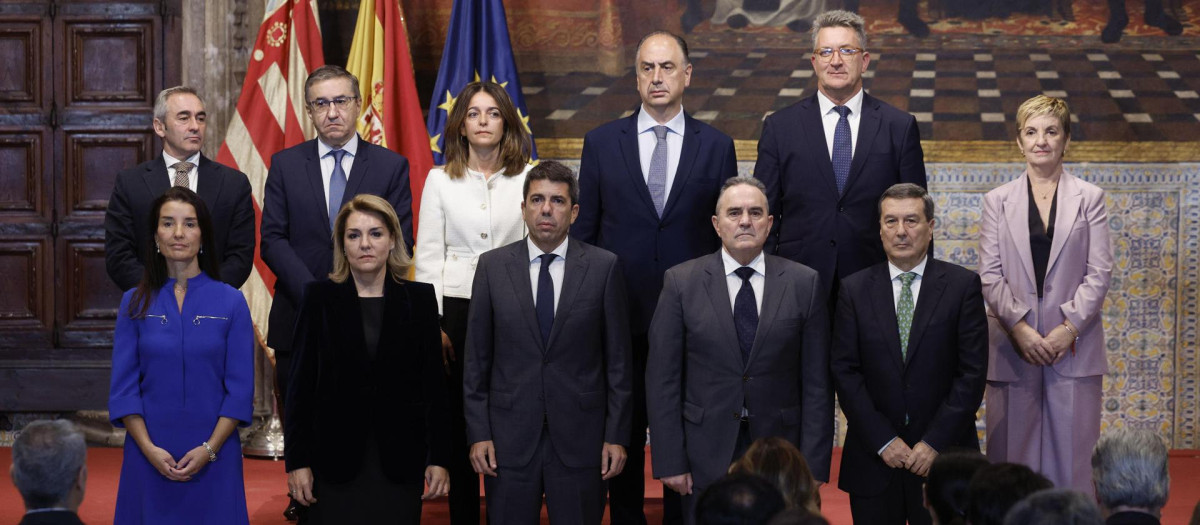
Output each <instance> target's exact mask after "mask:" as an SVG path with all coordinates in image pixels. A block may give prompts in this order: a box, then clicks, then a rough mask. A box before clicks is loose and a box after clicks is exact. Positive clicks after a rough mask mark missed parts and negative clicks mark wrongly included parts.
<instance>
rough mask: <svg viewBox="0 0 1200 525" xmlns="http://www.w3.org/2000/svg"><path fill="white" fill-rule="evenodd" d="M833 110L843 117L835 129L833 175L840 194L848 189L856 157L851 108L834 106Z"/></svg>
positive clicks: (839, 119)
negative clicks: (852, 138)
mask: <svg viewBox="0 0 1200 525" xmlns="http://www.w3.org/2000/svg"><path fill="white" fill-rule="evenodd" d="M833 110H834V111H836V112H837V114H838V115H841V117H839V118H838V121H837V127H835V128H834V129H833V177H834V179H835V180H837V189H838V194H839V195H840V194H841V193H842V192H843V191H845V190H846V179H847V178H849V176H850V161H851V160H852V159H853V158H854V148H853V147H852V146H851V145H850V120H849V119H847V118H846V115H849V114H850V108H848V107H846V106H834V107H833Z"/></svg>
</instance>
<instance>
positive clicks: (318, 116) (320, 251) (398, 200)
mask: <svg viewBox="0 0 1200 525" xmlns="http://www.w3.org/2000/svg"><path fill="white" fill-rule="evenodd" d="M360 93H361V92H360V91H359V87H358V79H357V78H355V76H354V75H352V74H350V72H348V71H346V70H345V69H344V68H342V67H339V66H322V67H319V68H317V69H316V70H314V71H313V72H312V74H310V75H309V76H308V80H306V81H305V82H304V94H305V101H304V102H305V108H306V109H307V113H308V118H309V119H310V120H312V123H313V125H314V126H315V127H316V129H317V138H316V139H313V140H310V141H307V142H304V143H301V144H297V145H295V146H292V147H290V148H288V149H285V150H283V151H280V152H279V153H276V154H275V155H273V156H271V169H270V171H268V172H267V182H266V188H265V189H264V190H263V211H262V215H263V216H262V258H263V261H264V262H266V263H267V267H269V268H270V269H271V271H272V272H274V274H275V298H274V301H272V302H271V314H270V317H269V319H268V323H269V327H270V330H269V331H268V332H267V346H270V347H271V348H272V349H274V351H275V370H276V379H277V382H278V387H279V392H287V380H288V375H289V372H290V371H291V359H292V335H293V332H294V330H293V329H294V327H295V324H296V315H297V313H298V312H299V308H300V305H301V304H302V302H301V300H302V298H303V297H302V296H303V294H304V287H305V285H307V284H308V283H309V282H312V281H315V280H319V279H325V278H326V277H327V276H328V275H329V272H330V271H331V270H332V269H333V233H332V232H333V229H332V222H333V221H332V217H336V216H337V212H338V210H340V209H341V207H342V205H343V204H345V203H346V202H348V201H350V200H351V199H353V198H354V196H355V195H358V194H360V193H369V194H373V195H378V196H380V197H383V198H384V199H387V201H388V202H389V203H391V204H392V207H394V208H395V209H396V215H398V216H399V217H400V229H401V230H403V234H404V244H405V246H406V247H407V248H408V249H410V250H411V249H412V243H413V236H412V191H411V190H410V189H409V186H408V160H407V159H405V158H404V157H403V156H401V155H400V154H398V153H395V152H393V151H391V150H388V149H386V148H382V147H379V146H376V145H374V144H371V143H368V142H366V141H364V140H362V139H360V138H359V136H358V133H356V132H355V122H357V119H358V115H359V107H360V103H361V98H360V95H359V94H360Z"/></svg>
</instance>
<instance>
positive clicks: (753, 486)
mask: <svg viewBox="0 0 1200 525" xmlns="http://www.w3.org/2000/svg"><path fill="white" fill-rule="evenodd" d="M783 506H784V504H783V495H782V494H780V493H779V491H778V490H777V489H776V488H775V486H774V485H772V484H771V482H769V481H767V480H765V479H763V478H762V477H760V476H756V475H754V474H746V473H741V474H729V475H727V476H725V477H723V478H721V479H719V480H717V481H716V483H713V484H712V485H710V486H709V487H708V488H706V489H704V492H701V493H700V497H699V499H698V500H697V502H696V525H744V524H765V523H766V522H767V520H769V519H771V517H772V516H774V515H776V514H778V513H779V511H781V510H783Z"/></svg>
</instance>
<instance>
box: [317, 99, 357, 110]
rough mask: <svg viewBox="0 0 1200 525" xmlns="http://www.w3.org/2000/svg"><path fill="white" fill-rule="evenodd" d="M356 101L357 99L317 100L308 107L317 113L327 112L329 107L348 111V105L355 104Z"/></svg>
mask: <svg viewBox="0 0 1200 525" xmlns="http://www.w3.org/2000/svg"><path fill="white" fill-rule="evenodd" d="M357 100H358V97H337V98H335V99H333V100H326V99H323V98H318V99H316V100H314V101H312V102H309V103H308V105H309V106H311V107H312V110H313V111H315V112H317V113H325V112H326V111H329V108H330V107H331V106H332V107H336V108H338V109H339V110H343V111H344V110H347V109H350V104H351V103H353V102H356V101H357Z"/></svg>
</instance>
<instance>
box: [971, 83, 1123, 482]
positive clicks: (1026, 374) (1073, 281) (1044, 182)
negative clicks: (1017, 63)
mask: <svg viewBox="0 0 1200 525" xmlns="http://www.w3.org/2000/svg"><path fill="white" fill-rule="evenodd" d="M1070 117H1071V115H1070V110H1069V109H1068V108H1067V103H1066V102H1065V101H1063V100H1061V99H1057V98H1051V97H1046V96H1042V95H1038V96H1036V97H1033V98H1031V99H1029V100H1027V101H1025V102H1024V103H1023V104H1021V106H1020V108H1018V109H1017V146H1018V147H1019V148H1020V149H1021V153H1022V154H1023V155H1024V156H1025V161H1026V168H1025V172H1024V173H1022V174H1021V176H1020V177H1017V179H1016V180H1014V181H1012V182H1009V183H1007V184H1005V185H1003V186H1000V187H999V188H996V189H994V190H992V191H990V192H988V194H987V196H986V197H984V204H983V222H982V224H981V226H980V230H981V232H980V234H981V239H980V264H979V274H980V277H981V278H982V279H983V293H984V298H985V299H986V301H987V307H988V321H989V327H990V354H989V358H988V376H987V378H988V386H987V453H988V456H989V457H990V458H991V459H992V461H1010V462H1016V463H1023V464H1025V465H1029V466H1030V467H1031V468H1033V469H1034V470H1037V471H1039V472H1041V473H1042V474H1044V475H1045V476H1046V477H1048V478H1050V480H1051V481H1053V482H1054V484H1055V486H1057V487H1063V488H1071V489H1075V490H1078V491H1081V492H1084V493H1086V494H1091V493H1092V484H1091V466H1090V464H1089V460H1090V457H1091V453H1092V447H1093V446H1095V444H1096V440H1097V439H1099V437H1100V397H1101V382H1102V379H1103V377H1104V373H1105V372H1107V371H1108V361H1107V360H1106V359H1105V355H1104V327H1103V323H1102V322H1101V319H1100V311H1101V308H1102V307H1103V305H1104V296H1105V294H1107V293H1108V285H1109V280H1110V279H1111V276H1112V249H1111V248H1110V247H1109V238H1108V237H1109V233H1108V212H1107V211H1106V210H1105V205H1104V191H1103V190H1101V189H1100V188H1098V187H1096V186H1095V185H1093V184H1090V183H1088V182H1084V181H1083V180H1081V179H1078V178H1076V177H1074V176H1072V175H1071V174H1070V173H1067V172H1066V171H1064V170H1063V155H1064V154H1065V153H1066V151H1067V146H1068V144H1070V142H1071V118H1070Z"/></svg>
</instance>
